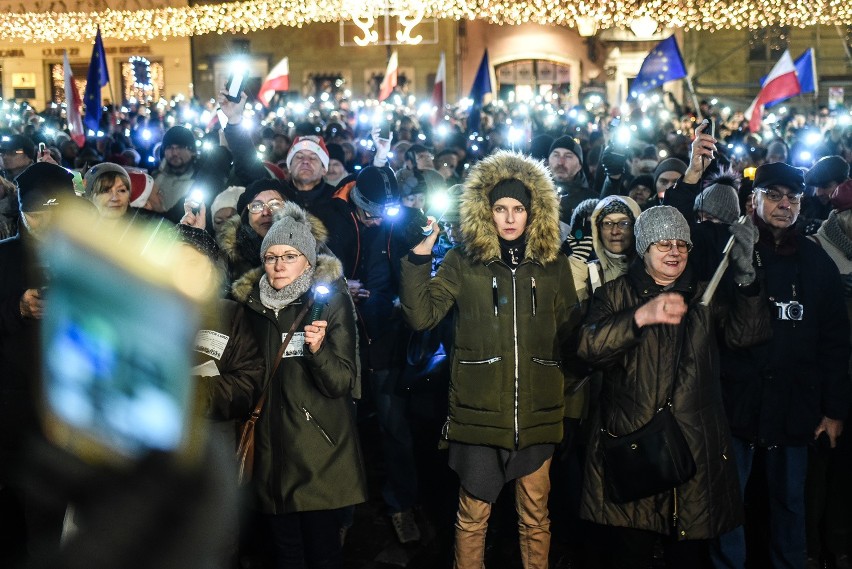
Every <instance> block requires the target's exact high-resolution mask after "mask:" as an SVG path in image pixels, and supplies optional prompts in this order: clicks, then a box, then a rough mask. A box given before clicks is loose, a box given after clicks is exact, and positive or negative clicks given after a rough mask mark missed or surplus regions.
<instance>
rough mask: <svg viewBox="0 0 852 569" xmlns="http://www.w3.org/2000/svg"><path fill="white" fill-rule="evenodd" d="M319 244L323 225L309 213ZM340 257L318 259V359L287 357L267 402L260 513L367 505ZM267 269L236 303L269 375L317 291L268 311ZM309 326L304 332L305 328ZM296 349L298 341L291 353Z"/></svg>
mask: <svg viewBox="0 0 852 569" xmlns="http://www.w3.org/2000/svg"><path fill="white" fill-rule="evenodd" d="M308 219H309V220H310V221H311V226H312V233H313V234H314V237H316V238H317V242H318V247H320V246H321V245H320V244H321V243H322V238H323V237H322V232H323V231H324V229H322V224H320V223H319V222H318V221H317V220H316V219H315V218H312V217H311V216H308ZM342 276H343V270H342V267H341V264H340V261H338V260H337V259H336V258H334V257H332V256H330V255H325V254H321V253H320V254H318V255H317V263H316V267H315V270H314V278H313V283H312V288H313V284H315V283H318V282H321V283H323V284H326V285H330V288H331V292H330V293H329V294H328V297H327V302H328V304H327V306H326V307H325V308H324V310H323V312H322V315H321V318H322V319H323V320H326V321H327V322H328V327H327V328H326V336H325V340H324V342H323V345H322V347H321V348H320V349H319V351H317V352H316V353H315V354H312V353H311V352H310V350H308V349H307V348H305V349H304V353H303V355H295V356H285V357H284V358H283V359H282V360H281V363H280V364H279V366H278V369H277V370H276V373H275V375H274V376H273V377H272V379H271V383H270V385H269V388H268V389H269V392H268V398H267V400H266V405H265V406H264V409H263V411H262V413H261V414H260V419H259V420H258V422H257V426H256V432H255V456H254V460H255V463H254V473H253V477H252V482H251V487H252V493H253V497H254V500H255V503H254V506H255V508H257V510H258V511H260V512H263V513H267V514H284V513H291V512H305V511H313V510H330V509H336V508H342V507H344V506H351V505H353V504H358V503H361V502H364V501H365V500H366V496H367V485H366V474H365V470H364V461H363V458H362V455H361V448H360V444H359V441H358V431H357V428H356V426H355V417H354V405H353V402H352V397H351V395H352V394H353V393H355V394H356V396H357V392H358V390H359V384H358V382H359V366H358V355H357V354H358V337H357V333H356V330H355V310H354V308H353V305H352V299H351V298H350V296H349V291H348V289H347V287H346V283H345V281H344V280H343V278H342ZM261 278H266V275H265V273H264V271H263V268H262V267H258V268H256V269H253V270H252V271H250V272H249V273H247V274H246V275H244V276H243V277H241V278H240V279H239V280H238V281H237V282H235V283H234V286H233V288H232V293H233V296H234V298H235V299H236V300H237V301H238V302H241V303H243V304H245V306H246V318H247V319H248V321H249V325H250V327H251V328H252V330H253V331H254V335H255V337H256V338H257V342H258V345H259V348H260V352H261V354H262V356H263V357H264V359H265V362H266V370H267V372H266V373H267V377H268V373H269V371H270V370H271V369H272V366H273V365H274V363H275V361H274V360H275V357H276V355H277V353H278V349H279V347H280V346H281V341H282V339H283V338H284V335H286V334H287V331H288V330H289V329H290V326H291V325H292V324H293V322H294V321H295V320H296V317H297V316H298V314H299V312H300V311H301V310H302V308H303V307H304V306H305V303H307V302H308V301H309V300H310V296H311V294H312V293H311V292H310V291H308V292H307V293H305V294H303V295H302V296H301V297H299V298H298V299H296V300H295V301H293V302H292V303H290V304H289V305H287V306H286V307H284V308H282V309H281V310H279V311H278V314H277V316H276V314H275V311H274V310H272V309H269V308H266V307H265V306H263V304H262V303H261V301H260V290H259V282H260V279H261ZM309 319H310V318H309V315H306V316H305V321H303V323H302V325H301V326H300V327H299V329H297V332H301V331H302V330H303V327H304V325H305V324H306V323H307V322H306V321H307V320H309ZM296 345H297V340H296V339H295V337H294V340H293V341H292V342H291V344H290V346H289V347H288V352H289V350H290V348H292V347H294V346H296Z"/></svg>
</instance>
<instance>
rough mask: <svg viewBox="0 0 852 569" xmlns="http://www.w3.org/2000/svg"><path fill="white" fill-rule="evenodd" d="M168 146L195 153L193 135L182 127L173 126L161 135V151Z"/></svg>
mask: <svg viewBox="0 0 852 569" xmlns="http://www.w3.org/2000/svg"><path fill="white" fill-rule="evenodd" d="M169 146H183V147H184V148H189V149H190V150H192V151H193V152H195V135H194V134H192V131H190V130H189V129H188V128H186V127H184V126H173V127H172V128H170V129H169V130H167V131H166V134H164V135H163V150H165V149H166V148H168V147H169Z"/></svg>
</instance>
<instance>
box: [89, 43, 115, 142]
mask: <svg viewBox="0 0 852 569" xmlns="http://www.w3.org/2000/svg"><path fill="white" fill-rule="evenodd" d="M107 83H109V72H108V71H107V65H106V53H104V41H103V40H102V39H101V27H100V26H98V34H97V35H96V36H95V47H94V48H92V59H91V60H90V61H89V73H88V74H87V75H86V90H85V92H84V94H83V103H84V104H85V105H86V115H85V116H84V117H83V124H84V125H85V127H86V129H87V130H93V131H95V132H97V131H98V128H100V124H101V113H102V108H101V87H104V86H105V85H106V84H107Z"/></svg>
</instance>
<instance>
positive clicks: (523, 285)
mask: <svg viewBox="0 0 852 569" xmlns="http://www.w3.org/2000/svg"><path fill="white" fill-rule="evenodd" d="M512 178H513V179H517V180H519V181H521V182H523V183H524V185H525V186H526V187H527V188H529V190H530V193H531V203H530V208H529V218H528V222H527V228H526V233H525V235H526V240H527V245H526V253H525V258H524V260H523V261H522V262H521V264H520V265H519V266H518V267H517V268H516V269H515V270H514V271H513V270H512V269H510V268H509V266H508V265H507V264H505V263H504V262H503V261H502V260H501V259H500V245H499V241H498V236H497V230H496V227H495V226H494V222H493V221H492V217H491V206H490V203H489V201H488V194H489V192H490V191H491V189H492V188H493V187H494V186H495V185H496V184H497V183H498V182H499V181H501V180H505V179H512ZM465 186H466V187H465V192H464V194H463V196H462V201H461V207H460V212H461V227H462V242H463V246H462V247H459V248H456V249H452V250H450V251H449V252H448V253H447V255H446V257H445V258H444V261H443V263H442V264H441V267H440V269H439V270H438V273H437V275H436V276H435V277H434V278H432V279H431V280H430V278H429V276H430V265H429V264H417V263H415V262H412V261H411V260H409V259H403V262H402V281H401V289H400V301H401V303H402V308H403V312H404V314H405V317H406V319H407V320H408V322H409V323H410V324H411V326H412V327H414V328H415V329H417V330H425V329H427V328H432V327H434V326H436V325H437V324H438V323H439V322H440V321H441V319H442V318H443V317H444V316H445V315H446V314H447V313H448V312H449V311H450V310H453V311H454V314H455V319H454V320H455V338H454V345H453V350H452V357H451V360H452V363H451V365H452V368H451V383H450V393H449V398H450V400H449V417H448V419H447V423H446V426H445V432H444V435H445V437H446V438H448V439H449V440H452V441H457V442H462V443H468V444H477V445H488V446H494V447H500V448H505V449H511V450H515V449H522V448H526V447H529V446H531V445H535V444H541V443H558V442H560V441H561V439H562V418H563V411H564V407H565V398H564V396H563V395H564V388H565V376H566V369H567V367H566V365H565V364H566V360H567V358H568V354H569V353H570V352H571V344H572V342H573V341H574V336H575V331H576V328H577V326H578V324H579V318H580V315H579V310H578V307H577V295H576V293H575V291H574V287H573V284H572V277H571V267H570V265H569V263H568V259H567V257H565V256H564V255H562V254H561V253H560V251H559V205H558V201H557V197H556V192H555V190H554V189H553V182H552V181H551V179H550V175H549V174H548V172H547V170H546V169H545V168H544V166H543V165H542V164H541V163H539V162H535V161H533V160H530V159H527V158H524V157H523V156H521V155H518V154H513V153H510V152H498V153H496V154H494V155H492V156H490V157H488V158H486V159H485V160H483V161H482V162H481V163H479V164H478V165H477V167H476V168H475V169H474V170H473V171H472V172H471V175H470V177H469V178H468V181H467V183H466V184H465Z"/></svg>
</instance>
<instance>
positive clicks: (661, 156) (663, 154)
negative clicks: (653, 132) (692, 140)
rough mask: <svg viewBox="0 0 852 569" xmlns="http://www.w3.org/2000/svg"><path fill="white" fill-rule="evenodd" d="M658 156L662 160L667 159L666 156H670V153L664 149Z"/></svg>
mask: <svg viewBox="0 0 852 569" xmlns="http://www.w3.org/2000/svg"><path fill="white" fill-rule="evenodd" d="M657 155H658V156H659V157H660V158H665V157H666V156H668V155H669V153H668V151H667V150H664V149H663V150H660V151H659V152H658V153H657Z"/></svg>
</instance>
